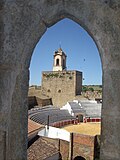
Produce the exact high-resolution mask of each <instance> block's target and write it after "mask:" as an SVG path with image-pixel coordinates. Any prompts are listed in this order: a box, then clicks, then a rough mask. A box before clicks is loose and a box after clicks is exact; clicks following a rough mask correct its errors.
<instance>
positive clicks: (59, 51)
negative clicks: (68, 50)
mask: <svg viewBox="0 0 120 160" xmlns="http://www.w3.org/2000/svg"><path fill="white" fill-rule="evenodd" d="M57 54H59V55H64V56H66V54H65V52H63V50H62V48H61V47H60V48H59V49H58V50H57V51H55V54H54V56H55V55H57Z"/></svg>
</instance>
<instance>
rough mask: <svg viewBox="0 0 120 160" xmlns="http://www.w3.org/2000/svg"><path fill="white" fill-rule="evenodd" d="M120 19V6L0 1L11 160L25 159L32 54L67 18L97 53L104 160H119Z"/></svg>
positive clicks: (1, 113) (112, 1)
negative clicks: (47, 33) (100, 73)
mask: <svg viewBox="0 0 120 160" xmlns="http://www.w3.org/2000/svg"><path fill="white" fill-rule="evenodd" d="M119 15H120V1H119V0H99V1H98V0H92V1H91V0H41V1H40V0H34V1H33V0H21V1H20V0H1V1H0V120H1V121H0V130H1V132H4V131H5V132H6V139H4V138H3V140H2V141H5V142H2V143H3V144H6V148H5V152H6V153H7V154H6V155H7V157H6V159H7V160H8V159H10V160H14V159H17V160H23V159H26V155H27V154H26V149H25V148H26V136H27V109H26V105H27V101H26V97H27V86H28V80H27V74H28V68H29V64H30V59H31V55H32V52H33V49H34V47H35V45H36V43H37V41H38V40H39V39H40V38H41V37H42V35H43V33H44V32H45V31H46V29H47V28H48V27H50V26H52V25H53V24H55V23H56V22H58V21H59V20H61V19H63V18H65V17H68V18H70V19H72V20H74V21H75V22H77V23H78V24H80V25H81V26H83V28H84V29H86V31H87V32H88V33H89V34H90V35H91V36H92V38H93V39H94V41H95V43H96V45H97V47H98V49H99V53H100V57H101V61H102V69H103V73H104V74H103V86H104V87H103V110H102V138H101V160H113V159H114V160H118V159H120V148H119V146H120V136H119V133H120V131H119V128H120V124H119V122H120V120H119V117H120V112H119V106H120V103H119V96H120V94H119V86H120V85H119V83H120V82H119V78H120V74H119V71H120V34H119V33H120V16H119ZM24 70H25V71H24ZM22 74H23V75H22ZM23 84H24V85H23ZM113 108H114V109H113ZM107 110H108V112H107ZM6 115H7V116H6ZM108 117H111V118H113V117H115V119H114V120H113V121H109V120H110V118H108ZM107 118H108V120H106V119H107ZM110 122H111V123H112V125H111V126H113V128H114V130H115V131H114V132H111V130H112V129H111V128H110V127H109V125H110V124H109V123H110ZM13 130H14V133H13V135H12V132H13ZM110 137H112V138H111V139H110ZM109 139H110V140H109ZM112 150H113V151H115V152H111V151H112ZM0 152H1V154H0V155H3V154H2V153H4V145H3V147H1V150H0ZM111 153H112V154H111ZM0 159H1V160H3V159H5V158H4V157H3V156H1V157H0Z"/></svg>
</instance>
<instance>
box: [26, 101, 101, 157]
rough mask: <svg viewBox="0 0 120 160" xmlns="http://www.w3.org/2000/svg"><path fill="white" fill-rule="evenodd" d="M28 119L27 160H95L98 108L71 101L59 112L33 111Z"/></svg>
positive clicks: (89, 103) (49, 108)
mask: <svg viewBox="0 0 120 160" xmlns="http://www.w3.org/2000/svg"><path fill="white" fill-rule="evenodd" d="M28 117H29V121H28V141H29V143H28V160H37V159H41V160H44V159H45V160H57V159H62V160H67V159H70V158H73V159H75V157H78V158H79V157H83V158H84V159H85V160H93V159H95V158H96V159H97V158H99V145H100V144H99V143H100V136H99V135H100V130H101V104H97V103H95V102H92V101H91V102H90V101H81V102H80V101H74V102H68V103H67V104H66V105H65V106H63V107H62V108H55V107H54V106H51V105H49V106H45V107H37V108H33V109H31V110H29V112H28ZM56 135H57V136H56ZM41 146H42V147H41ZM46 150H47V152H46Z"/></svg>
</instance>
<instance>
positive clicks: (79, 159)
mask: <svg viewBox="0 0 120 160" xmlns="http://www.w3.org/2000/svg"><path fill="white" fill-rule="evenodd" d="M74 160H86V159H85V158H83V157H81V156H77V157H75V158H74Z"/></svg>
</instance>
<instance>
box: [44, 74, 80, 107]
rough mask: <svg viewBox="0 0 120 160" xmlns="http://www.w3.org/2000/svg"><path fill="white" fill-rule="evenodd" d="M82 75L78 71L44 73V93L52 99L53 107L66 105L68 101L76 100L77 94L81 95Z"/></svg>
mask: <svg viewBox="0 0 120 160" xmlns="http://www.w3.org/2000/svg"><path fill="white" fill-rule="evenodd" d="M80 75H81V72H78V71H62V72H61V71H56V72H55V71H54V72H53V71H51V72H43V73H42V92H44V94H46V95H47V96H49V97H51V98H52V101H53V105H55V106H62V105H65V104H66V102H67V101H70V100H73V99H74V97H75V96H76V93H81V85H82V83H81V82H82V80H81V79H82V77H81V76H80ZM76 81H78V82H77V83H76ZM76 89H77V92H76Z"/></svg>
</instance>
